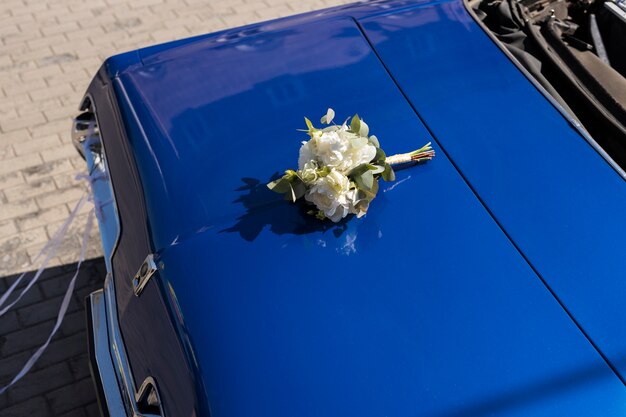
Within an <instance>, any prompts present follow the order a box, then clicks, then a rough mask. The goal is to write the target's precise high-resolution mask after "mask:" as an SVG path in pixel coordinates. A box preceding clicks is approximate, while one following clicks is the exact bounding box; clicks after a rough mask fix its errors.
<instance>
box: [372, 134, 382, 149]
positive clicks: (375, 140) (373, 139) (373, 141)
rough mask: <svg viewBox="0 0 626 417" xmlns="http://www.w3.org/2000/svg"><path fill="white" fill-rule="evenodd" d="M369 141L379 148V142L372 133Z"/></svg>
mask: <svg viewBox="0 0 626 417" xmlns="http://www.w3.org/2000/svg"><path fill="white" fill-rule="evenodd" d="M369 141H370V143H371V144H372V145H374V146H376V147H377V148H380V142H378V138H377V137H376V136H374V135H372V136H370V137H369Z"/></svg>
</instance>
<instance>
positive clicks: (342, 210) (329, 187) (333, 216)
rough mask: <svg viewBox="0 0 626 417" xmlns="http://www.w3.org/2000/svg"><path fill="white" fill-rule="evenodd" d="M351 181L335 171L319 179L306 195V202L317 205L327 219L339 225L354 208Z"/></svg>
mask: <svg viewBox="0 0 626 417" xmlns="http://www.w3.org/2000/svg"><path fill="white" fill-rule="evenodd" d="M350 193H351V190H350V180H349V179H348V177H346V176H345V175H343V174H342V173H341V172H339V171H337V170H336V169H333V170H331V171H330V173H329V174H328V175H327V176H325V177H323V178H319V179H318V180H317V181H316V182H315V183H314V184H313V185H312V186H311V188H310V189H309V190H308V191H307V193H306V194H305V195H304V198H305V199H306V201H308V202H310V203H313V204H315V207H317V208H318V210H321V211H322V212H323V213H324V215H326V217H328V218H329V219H330V220H332V221H333V222H335V223H337V222H338V221H339V220H341V219H343V218H344V217H346V216H347V215H348V214H349V213H350V212H351V210H354V207H353V205H352V204H353V198H350V197H351V194H350Z"/></svg>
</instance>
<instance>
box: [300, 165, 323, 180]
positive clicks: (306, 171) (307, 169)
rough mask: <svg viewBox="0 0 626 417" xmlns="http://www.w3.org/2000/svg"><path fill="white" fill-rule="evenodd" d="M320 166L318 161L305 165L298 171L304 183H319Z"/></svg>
mask: <svg viewBox="0 0 626 417" xmlns="http://www.w3.org/2000/svg"><path fill="white" fill-rule="evenodd" d="M318 168H319V167H318V165H317V162H316V161H309V162H307V163H305V164H304V166H303V167H302V169H300V170H299V171H298V174H299V175H300V178H302V181H304V183H305V184H311V183H314V182H315V181H317V179H318V178H319V175H318V173H317V170H318Z"/></svg>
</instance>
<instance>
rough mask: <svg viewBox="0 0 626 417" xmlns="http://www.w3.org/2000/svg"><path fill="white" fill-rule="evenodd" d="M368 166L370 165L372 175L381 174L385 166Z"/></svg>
mask: <svg viewBox="0 0 626 417" xmlns="http://www.w3.org/2000/svg"><path fill="white" fill-rule="evenodd" d="M369 167H370V171H371V172H372V174H374V175H377V174H382V173H383V172H385V167H384V166H381V165H369Z"/></svg>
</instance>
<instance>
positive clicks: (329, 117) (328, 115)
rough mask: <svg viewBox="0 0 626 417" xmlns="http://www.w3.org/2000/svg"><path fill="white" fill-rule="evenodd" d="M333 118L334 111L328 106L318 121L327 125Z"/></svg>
mask: <svg viewBox="0 0 626 417" xmlns="http://www.w3.org/2000/svg"><path fill="white" fill-rule="evenodd" d="M334 118H335V111H334V110H333V109H331V108H330V107H329V108H328V110H327V111H326V114H325V115H323V116H322V118H321V119H320V123H323V124H326V125H329V124H331V123H332V121H333V119H334Z"/></svg>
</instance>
